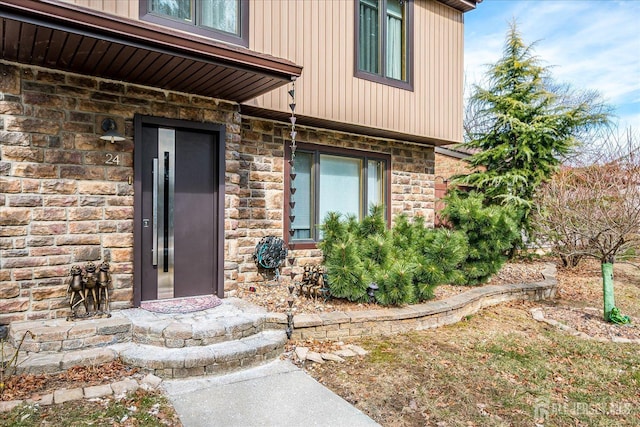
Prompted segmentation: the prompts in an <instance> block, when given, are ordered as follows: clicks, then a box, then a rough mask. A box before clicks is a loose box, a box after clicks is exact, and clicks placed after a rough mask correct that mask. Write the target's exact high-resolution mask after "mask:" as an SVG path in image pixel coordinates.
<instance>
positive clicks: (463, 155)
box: [435, 145, 472, 160]
mask: <svg viewBox="0 0 640 427" xmlns="http://www.w3.org/2000/svg"><path fill="white" fill-rule="evenodd" d="M452 147H457V145H452V146H449V147H447V146H440V147H436V148H435V151H436V154H442V155H443V156H447V157H453V158H455V159H460V160H466V159H468V158H469V157H471V156H472V153H469V152H466V151H460V150H457V149H456V148H452Z"/></svg>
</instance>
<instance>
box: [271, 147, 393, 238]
mask: <svg viewBox="0 0 640 427" xmlns="http://www.w3.org/2000/svg"><path fill="white" fill-rule="evenodd" d="M297 151H305V152H313V154H314V165H315V164H317V163H316V160H317V159H319V157H320V155H321V154H328V155H338V156H343V157H351V158H358V159H361V160H362V161H363V164H365V163H366V161H367V160H382V161H384V162H385V173H384V179H385V183H384V193H385V194H384V196H383V198H384V202H385V205H386V208H387V209H386V218H385V220H386V222H387V227H391V155H390V154H385V153H380V152H375V151H365V150H355V149H349V148H342V147H328V146H325V145H318V144H310V143H304V142H298V143H297ZM297 151H296V152H297ZM289 160H291V147H290V146H289V145H288V144H285V167H284V201H283V210H284V215H283V217H284V218H283V229H284V230H283V231H284V232H283V235H284V241H285V243H286V244H287V245H288V246H289V248H290V249H295V250H297V249H316V248H317V247H318V246H317V245H318V241H317V240H316V239H317V236H318V234H317V231H315V230H313V227H315V226H316V224H312V231H311V235H312V238H311V239H300V240H294V239H292V237H291V235H290V234H289V229H290V227H291V221H290V220H289V215H290V214H291V208H290V206H289V200H290V197H291V192H290V188H291V176H290V173H291V165H290V164H289ZM315 169H316V170H315V171H314V174H313V175H314V178H313V181H315V182H313V183H312V185H313V187H314V188H313V192H314V200H312V201H311V203H312V209H313V217H314V219H316V218H317V217H318V214H319V209H320V208H319V206H318V200H317V197H318V188H319V185H320V183H319V181H318V179H317V175H318V174H319V168H318V167H316V168H315ZM361 179H363V180H366V179H367V177H366V176H363V177H362V178H361ZM294 200H295V196H294ZM363 209H364V210H365V212H364V213H365V214H366V213H367V212H368V209H369V208H368V206H367V207H363Z"/></svg>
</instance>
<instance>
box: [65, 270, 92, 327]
mask: <svg viewBox="0 0 640 427" xmlns="http://www.w3.org/2000/svg"><path fill="white" fill-rule="evenodd" d="M70 274H71V279H70V280H69V286H68V287H67V292H68V293H70V294H71V295H70V297H69V307H70V308H71V312H72V313H73V314H72V316H73V317H78V314H77V312H76V311H75V309H76V307H77V306H78V304H80V303H81V302H84V309H85V313H89V306H88V304H87V300H86V298H85V295H84V282H83V281H82V270H81V269H80V267H78V266H77V265H74V266H73V267H71V272H70ZM76 299H77V301H76Z"/></svg>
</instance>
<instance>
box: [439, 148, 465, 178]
mask: <svg viewBox="0 0 640 427" xmlns="http://www.w3.org/2000/svg"><path fill="white" fill-rule="evenodd" d="M435 158H436V166H435V175H436V176H437V177H439V179H438V180H437V182H441V180H443V179H444V180H449V179H451V177H452V176H454V175H465V174H468V173H470V172H471V170H472V168H471V166H470V165H469V162H468V161H466V160H464V159H458V158H455V157H451V156H445V155H444V154H440V153H436V156H435Z"/></svg>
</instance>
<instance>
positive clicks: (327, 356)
mask: <svg viewBox="0 0 640 427" xmlns="http://www.w3.org/2000/svg"><path fill="white" fill-rule="evenodd" d="M320 356H322V358H323V359H324V360H329V361H331V362H344V359H343V358H342V357H340V356H338V355H337V354H334V353H320Z"/></svg>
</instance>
